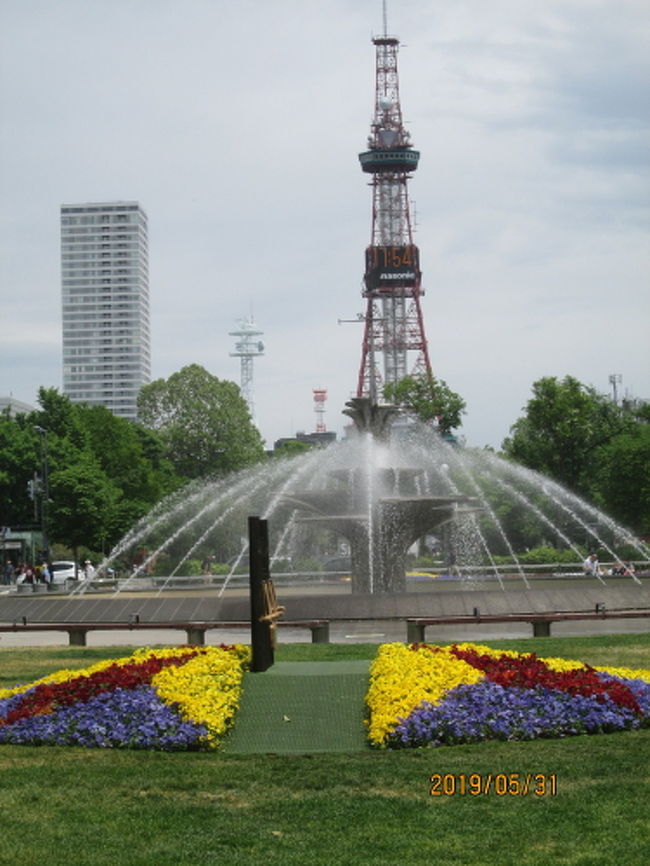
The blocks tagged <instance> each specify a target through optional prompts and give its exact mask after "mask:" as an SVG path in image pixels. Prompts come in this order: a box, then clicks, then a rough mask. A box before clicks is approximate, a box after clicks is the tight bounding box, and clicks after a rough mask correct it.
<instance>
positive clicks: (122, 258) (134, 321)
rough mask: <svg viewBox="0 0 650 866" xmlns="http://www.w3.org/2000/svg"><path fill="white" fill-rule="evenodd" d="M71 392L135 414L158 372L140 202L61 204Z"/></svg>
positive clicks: (66, 369) (67, 389) (66, 376)
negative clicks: (143, 390)
mask: <svg viewBox="0 0 650 866" xmlns="http://www.w3.org/2000/svg"><path fill="white" fill-rule="evenodd" d="M61 289H62V305H63V306H62V309H63V393H64V394H66V395H67V396H68V397H69V398H70V399H71V400H72V401H73V402H76V403H82V402H83V403H88V404H90V405H101V406H106V408H107V409H110V410H111V412H113V413H114V414H115V415H119V416H121V417H123V418H131V419H135V418H136V416H137V407H136V400H137V397H138V392H139V390H140V388H141V387H142V386H143V385H146V384H147V383H148V382H149V381H150V380H151V349H150V334H149V331H150V327H149V251H148V245H147V215H146V214H145V212H144V211H143V210H142V208H141V207H140V205H139V204H138V203H137V202H108V203H99V204H95V203H91V204H66V205H62V206H61Z"/></svg>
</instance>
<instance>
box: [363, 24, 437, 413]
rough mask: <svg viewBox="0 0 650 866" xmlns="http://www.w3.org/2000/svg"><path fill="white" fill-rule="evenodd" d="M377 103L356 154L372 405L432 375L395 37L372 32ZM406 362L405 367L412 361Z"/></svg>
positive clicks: (412, 153)
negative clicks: (388, 388) (365, 203)
mask: <svg viewBox="0 0 650 866" xmlns="http://www.w3.org/2000/svg"><path fill="white" fill-rule="evenodd" d="M372 41H373V44H374V46H375V52H376V62H375V107H374V116H373V119H372V123H371V127H370V135H369V137H368V150H366V151H364V152H363V153H360V154H359V162H360V163H361V169H362V171H363V172H364V173H366V174H369V175H370V176H371V181H370V186H371V187H372V231H371V238H370V245H369V246H368V247H367V249H366V267H365V273H364V289H363V297H364V298H366V300H367V306H366V313H365V328H364V336H363V345H362V355H361V365H360V369H359V378H358V383H357V397H370V398H371V399H372V400H373V402H376V401H378V400H379V398H380V397H381V390H382V387H383V385H385V384H389V383H393V382H398V381H399V380H400V379H403V378H404V377H405V376H407V375H413V374H418V373H423V374H425V375H426V376H428V378H429V379H431V378H432V374H431V364H430V361H429V352H428V348H427V340H426V335H425V332H424V322H423V318H422V309H421V305H420V298H421V296H422V295H423V294H424V292H423V289H422V288H421V278H422V274H421V271H420V253H419V250H418V248H417V246H415V244H414V243H413V226H412V221H411V209H410V204H409V198H408V189H407V185H408V181H409V179H410V176H411V174H412V172H414V171H415V170H416V169H417V167H418V161H419V158H420V154H419V152H418V151H417V150H414V149H413V148H412V146H411V141H410V135H409V133H408V132H407V131H406V130H405V128H404V123H403V120H402V108H401V104H400V95H399V78H398V72H397V53H398V49H399V39H397V38H396V37H395V36H388V35H387V34H386V33H384V35H383V36H378V37H375V38H374V39H373V40H372ZM409 362H410V365H409Z"/></svg>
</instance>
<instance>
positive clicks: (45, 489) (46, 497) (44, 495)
mask: <svg viewBox="0 0 650 866" xmlns="http://www.w3.org/2000/svg"><path fill="white" fill-rule="evenodd" d="M34 430H36V432H37V433H38V435H39V436H40V441H41V464H42V467H43V468H42V471H43V483H42V486H41V533H42V536H43V552H44V554H45V561H46V562H48V563H49V561H50V542H49V539H48V535H47V531H48V520H47V517H48V513H47V512H48V503H49V501H50V485H49V478H48V476H49V462H48V454H47V430H45V429H44V428H43V427H39V426H38V425H35V426H34Z"/></svg>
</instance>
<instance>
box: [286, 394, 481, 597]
mask: <svg viewBox="0 0 650 866" xmlns="http://www.w3.org/2000/svg"><path fill="white" fill-rule="evenodd" d="M346 406H347V408H346V409H345V410H344V414H345V415H348V416H349V417H350V418H352V420H353V421H354V424H355V427H356V430H357V433H358V435H360V436H361V437H363V438H364V439H365V447H366V450H367V458H366V460H365V461H364V463H362V465H360V466H357V467H353V468H350V469H338V470H332V471H331V472H330V475H331V476H332V478H334V479H335V480H336V482H337V486H336V487H335V488H334V489H327V490H316V491H313V490H307V491H303V492H300V493H287V494H285V496H284V499H285V501H287V502H290V503H292V504H293V505H294V506H295V507H296V508H297V509H298V510H306V511H310V512H314V513H315V514H316V516H312V517H307V518H301V521H300V522H302V523H308V522H312V523H313V524H314V525H319V526H323V527H327V528H329V529H331V530H333V531H334V532H336V533H337V534H338V535H342V536H344V537H345V538H346V539H347V540H348V543H349V545H350V552H351V564H352V591H353V592H355V593H379V592H404V591H405V590H406V556H407V553H408V550H409V548H410V547H411V545H412V544H413V543H414V542H416V541H417V539H419V538H421V537H422V536H424V535H425V534H426V533H427V532H433V531H434V530H436V529H438V527H440V526H441V525H443V524H444V523H447V522H448V521H451V520H453V519H454V518H455V517H456V518H457V517H459V516H460V515H461V514H467V513H469V511H470V509H468V508H462V509H461V508H460V506H461V504H464V503H470V502H475V501H476V500H475V499H472V498H471V497H468V496H462V495H458V494H456V495H453V496H432V495H424V496H423V495H420V494H418V490H417V487H418V482H419V480H420V479H421V476H422V475H423V470H422V469H419V468H414V467H400V466H394V465H388V466H377V465H375V461H373V459H372V451H373V449H374V447H375V443H380V442H383V443H386V442H387V441H389V438H390V430H391V421H392V419H393V418H394V417H395V415H396V414H397V410H396V409H395V407H393V406H380V405H377V404H374V403H372V402H371V401H370V400H369V399H367V398H363V397H357V398H354V399H353V400H350V401H349V402H348V403H347V404H346Z"/></svg>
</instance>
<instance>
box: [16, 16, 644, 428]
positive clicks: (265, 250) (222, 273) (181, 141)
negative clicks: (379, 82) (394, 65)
mask: <svg viewBox="0 0 650 866" xmlns="http://www.w3.org/2000/svg"><path fill="white" fill-rule="evenodd" d="M389 15H390V21H389V29H390V31H391V32H397V33H398V34H400V36H401V37H402V40H403V43H404V44H405V47H404V49H403V50H402V52H401V54H400V76H401V77H400V84H401V93H402V103H403V106H404V113H405V117H406V119H407V121H408V122H409V128H410V130H411V133H412V136H413V140H414V144H415V146H416V147H417V148H418V149H419V150H420V151H421V153H422V158H421V163H420V169H419V170H418V172H417V173H416V174H415V176H414V178H413V180H412V183H411V187H410V192H411V196H412V199H413V200H414V202H415V203H416V205H417V214H418V234H417V242H418V244H419V246H420V250H421V260H422V266H423V271H424V275H425V286H426V289H427V294H426V297H425V299H424V313H425V324H426V327H427V332H428V335H429V340H430V343H431V357H432V363H433V365H434V368H435V372H436V373H437V375H439V376H441V377H442V378H443V379H445V380H446V381H447V382H448V383H449V384H450V385H451V387H453V388H454V389H455V390H458V391H459V392H460V393H461V394H463V396H464V397H465V398H466V400H467V402H468V407H469V412H468V415H467V416H466V419H465V434H466V436H467V438H468V440H469V441H470V442H471V443H472V444H478V445H482V444H485V443H488V442H489V443H491V444H493V445H498V444H500V441H501V439H502V438H503V437H504V436H505V435H506V434H507V431H508V428H509V426H510V425H511V424H512V423H513V422H514V421H515V420H516V418H517V417H518V415H519V414H520V410H521V407H522V406H523V405H524V403H525V402H526V400H527V399H528V396H529V392H530V386H531V384H532V382H533V381H534V380H535V379H536V378H539V377H540V376H543V375H560V376H562V375H565V374H568V373H569V374H572V375H575V376H577V378H579V379H581V380H582V381H585V382H588V383H591V384H593V385H594V386H595V387H597V388H599V389H601V390H603V391H605V390H607V387H608V374H609V373H611V372H617V373H621V374H622V376H623V389H625V388H629V389H631V390H632V391H634V392H635V393H636V394H637V395H638V396H645V397H650V365H648V363H647V349H646V348H645V346H646V342H647V341H646V330H647V320H648V291H647V284H648V254H647V242H646V232H647V229H646V226H647V218H648V167H647V159H646V153H647V138H648V127H649V126H650V122H649V121H648V116H647V100H645V98H644V94H645V90H646V87H647V80H648V58H647V38H646V35H645V34H646V33H647V28H648V19H649V17H650V16H649V12H648V7H647V4H645V3H644V2H641V0H639V2H633V0H622V2H619V3H616V4H612V3H611V2H605V0H550V2H546V3H543V4H540V3H538V2H534V0H491V2H484V0H458V2H455V3H453V4H442V3H434V2H432V0H404V2H402V3H400V4H399V7H398V6H397V5H396V6H394V7H392V5H391V7H389ZM380 27H381V4H380V3H379V2H375V0H362V2H359V0H355V2H351V0H331V2H324V0H309V2H302V3H301V2H297V0H276V2H273V3H262V2H255V0H242V2H239V3H236V4H232V3H226V2H225V0H183V2H182V3H181V2H180V0H139V2H138V3H132V2H130V0H114V2H113V3H111V4H105V3H100V2H88V0H60V2H58V3H56V4H52V3H49V2H45V0H23V2H21V3H11V2H7V0H5V2H0V64H1V66H0V106H1V108H2V112H3V118H4V122H3V128H2V132H0V166H1V169H0V170H1V172H2V174H1V175H0V198H1V201H2V204H1V205H0V281H1V285H2V296H3V313H2V322H3V331H4V332H5V334H6V335H7V336H5V339H4V340H0V393H9V392H12V393H13V394H14V395H15V396H16V398H18V399H22V400H25V401H28V402H29V401H31V402H33V400H34V397H35V391H36V388H37V387H38V385H39V384H45V385H60V362H59V359H58V358H57V352H56V342H57V340H58V339H59V338H60V320H59V316H60V313H59V309H60V288H59V261H58V255H59V250H58V245H59V228H58V208H59V205H60V204H61V203H63V202H75V201H99V200H107V199H109V200H110V199H136V200H139V201H140V202H141V203H142V205H143V206H144V208H145V210H146V211H147V213H148V216H149V223H150V257H151V262H150V265H151V295H152V326H153V364H154V371H153V372H154V376H155V377H159V376H167V375H169V374H170V373H172V372H174V371H175V370H177V369H179V368H180V367H181V366H184V365H185V364H187V363H193V362H198V363H202V364H204V365H205V366H206V367H208V369H210V370H211V371H212V372H213V373H215V374H216V375H218V376H220V377H222V378H233V379H235V380H236V381H237V380H238V377H239V366H238V360H237V359H236V358H230V357H229V352H230V351H231V350H232V345H233V343H234V341H233V338H231V337H229V336H228V331H230V330H232V329H233V328H234V326H235V325H236V321H237V319H239V318H241V317H243V316H247V315H249V314H250V313H251V311H252V312H253V314H254V316H255V319H256V321H257V323H258V324H259V325H260V327H261V329H262V330H264V331H265V335H264V338H263V339H264V342H265V344H266V347H267V348H266V353H265V356H264V357H263V358H260V359H259V361H256V363H255V380H256V404H257V408H258V412H257V415H258V419H259V423H260V426H261V428H262V432H263V433H264V435H265V436H266V437H267V438H268V439H269V440H271V441H272V440H273V439H275V438H278V437H279V436H282V435H288V434H290V433H292V432H294V430H295V429H307V430H309V429H313V426H314V423H315V416H314V412H313V404H312V395H311V389H312V388H313V387H321V386H322V387H326V388H328V389H329V398H330V399H329V401H328V404H327V415H326V420H327V423H328V425H329V426H330V427H331V428H333V429H338V430H340V429H342V426H343V423H344V419H343V416H342V415H341V414H340V411H341V409H342V408H343V404H344V402H345V400H346V399H348V398H349V396H350V395H351V394H352V392H353V391H354V389H355V386H356V379H357V372H358V371H357V367H358V363H359V356H360V344H361V328H360V327H359V326H358V325H354V324H346V325H340V326H339V325H338V324H337V320H338V319H354V317H355V316H356V314H357V313H358V312H360V311H361V310H362V309H363V302H362V299H361V297H360V284H361V276H362V270H363V251H364V248H365V246H366V243H367V241H368V238H369V236H370V190H369V188H368V187H367V183H366V182H367V178H364V176H363V175H362V173H361V172H360V170H359V168H358V163H357V153H358V151H360V150H362V149H363V148H364V146H365V139H366V135H367V132H368V124H369V120H370V115H371V110H372V101H373V92H372V91H373V86H374V68H373V64H374V55H373V47H372V45H371V44H370V35H371V34H372V33H373V32H377V31H379V29H380ZM37 347H41V352H42V362H41V355H39V352H38V348H37Z"/></svg>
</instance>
